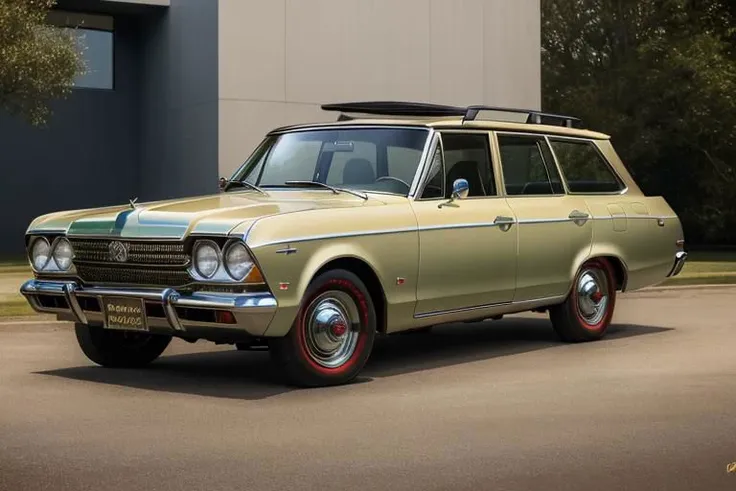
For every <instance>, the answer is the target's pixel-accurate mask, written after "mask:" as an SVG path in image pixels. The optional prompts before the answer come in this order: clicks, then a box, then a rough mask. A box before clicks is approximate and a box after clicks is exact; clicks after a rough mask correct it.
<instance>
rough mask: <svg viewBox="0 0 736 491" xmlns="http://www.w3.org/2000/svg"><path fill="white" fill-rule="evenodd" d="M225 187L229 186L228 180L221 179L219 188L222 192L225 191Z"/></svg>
mask: <svg viewBox="0 0 736 491" xmlns="http://www.w3.org/2000/svg"><path fill="white" fill-rule="evenodd" d="M225 186H227V179H225V178H224V177H221V178H220V181H219V182H218V184H217V187H218V188H219V189H220V191H223V190H224V189H225Z"/></svg>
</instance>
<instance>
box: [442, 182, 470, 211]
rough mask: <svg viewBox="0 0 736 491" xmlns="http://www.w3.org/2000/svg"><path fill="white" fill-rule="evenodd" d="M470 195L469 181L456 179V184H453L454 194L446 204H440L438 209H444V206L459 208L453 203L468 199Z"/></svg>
mask: <svg viewBox="0 0 736 491" xmlns="http://www.w3.org/2000/svg"><path fill="white" fill-rule="evenodd" d="M469 193H470V184H468V181H467V180H466V179H456V180H455V182H453V183H452V194H451V195H450V199H449V200H448V201H446V202H445V203H442V204H440V205H439V206H438V208H442V207H443V206H457V205H453V204H452V203H453V202H454V201H455V200H459V199H465V198H467V197H468V194H469Z"/></svg>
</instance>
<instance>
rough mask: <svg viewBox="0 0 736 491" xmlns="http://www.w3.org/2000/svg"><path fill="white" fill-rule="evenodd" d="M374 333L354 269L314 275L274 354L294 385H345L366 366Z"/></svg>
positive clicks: (370, 306)
mask: <svg viewBox="0 0 736 491" xmlns="http://www.w3.org/2000/svg"><path fill="white" fill-rule="evenodd" d="M375 336H376V312H375V308H374V306H373V301H372V299H371V296H370V294H369V292H368V290H367V288H366V287H365V285H364V284H363V282H362V281H361V280H360V278H358V277H357V276H356V275H355V274H353V273H351V272H349V271H345V270H332V271H328V272H326V273H324V274H322V275H320V276H318V277H317V278H315V279H314V280H312V283H311V284H310V285H309V287H308V288H307V291H306V293H305V295H304V299H303V301H302V304H301V307H300V308H299V312H298V313H297V317H296V320H295V321H294V325H293V326H292V327H291V330H290V331H289V333H288V334H287V335H286V336H284V337H283V338H277V339H273V340H272V341H271V356H272V357H273V359H274V361H275V362H276V363H277V364H278V365H280V367H281V369H282V371H283V372H284V374H285V375H286V376H287V378H288V379H289V380H290V381H291V382H292V383H294V384H296V385H299V386H303V387H319V386H327V385H338V384H344V383H347V382H350V381H351V380H352V379H354V378H355V377H356V376H357V375H358V373H360V371H361V370H362V369H363V366H364V365H365V363H366V361H367V360H368V357H369V356H370V353H371V350H372V349H373V341H374V339H375Z"/></svg>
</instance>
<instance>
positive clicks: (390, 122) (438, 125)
mask: <svg viewBox="0 0 736 491" xmlns="http://www.w3.org/2000/svg"><path fill="white" fill-rule="evenodd" d="M361 126H365V127H376V126H386V127H398V126H404V127H407V126H414V127H424V128H434V129H437V130H457V129H464V130H487V131H513V132H519V133H540V134H544V135H556V136H567V137H574V138H585V139H590V140H608V139H610V138H611V137H610V135H607V134H605V133H600V132H597V131H591V130H587V129H579V128H567V127H564V126H553V125H545V124H529V123H514V122H509V121H493V120H483V121H463V119H462V118H357V119H349V120H344V121H332V122H321V123H303V124H296V125H289V126H282V127H280V128H276V129H274V130H272V131H271V132H269V134H277V133H288V132H293V131H306V130H311V129H315V130H316V129H329V128H341V127H361Z"/></svg>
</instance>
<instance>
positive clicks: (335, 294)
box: [305, 291, 360, 368]
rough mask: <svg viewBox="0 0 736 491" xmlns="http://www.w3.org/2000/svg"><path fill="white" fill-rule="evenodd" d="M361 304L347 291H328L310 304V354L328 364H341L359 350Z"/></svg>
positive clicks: (308, 330)
mask: <svg viewBox="0 0 736 491" xmlns="http://www.w3.org/2000/svg"><path fill="white" fill-rule="evenodd" d="M359 319H360V317H359V312H358V307H357V305H356V304H355V301H353V299H352V297H350V295H348V294H347V293H344V292H339V291H331V292H326V293H323V294H322V295H320V296H319V297H317V298H316V299H314V301H312V303H311V304H310V305H309V308H307V314H306V325H305V331H306V332H305V340H306V348H307V353H308V354H309V356H310V357H311V358H312V359H313V360H314V361H315V362H317V363H318V364H320V365H322V366H323V367H326V368H337V367H339V366H342V365H343V364H345V362H347V361H348V360H349V359H350V358H351V357H352V356H353V353H355V347H356V346H357V345H358V336H359V334H360V332H359V330H360V322H359Z"/></svg>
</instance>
